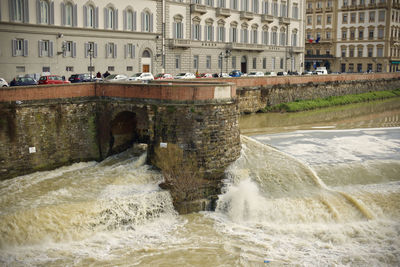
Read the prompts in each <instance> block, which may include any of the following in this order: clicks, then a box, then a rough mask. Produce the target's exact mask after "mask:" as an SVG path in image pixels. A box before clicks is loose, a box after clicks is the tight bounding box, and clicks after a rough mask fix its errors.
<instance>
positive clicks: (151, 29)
mask: <svg viewBox="0 0 400 267" xmlns="http://www.w3.org/2000/svg"><path fill="white" fill-rule="evenodd" d="M150 32H153V14H150Z"/></svg>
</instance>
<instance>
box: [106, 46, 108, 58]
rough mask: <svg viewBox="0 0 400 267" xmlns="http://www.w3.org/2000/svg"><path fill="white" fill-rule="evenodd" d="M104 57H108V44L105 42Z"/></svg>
mask: <svg viewBox="0 0 400 267" xmlns="http://www.w3.org/2000/svg"><path fill="white" fill-rule="evenodd" d="M106 58H108V44H106Z"/></svg>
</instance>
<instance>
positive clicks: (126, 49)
mask: <svg viewBox="0 0 400 267" xmlns="http://www.w3.org/2000/svg"><path fill="white" fill-rule="evenodd" d="M124 51H125V52H124V58H127V57H128V45H124Z"/></svg>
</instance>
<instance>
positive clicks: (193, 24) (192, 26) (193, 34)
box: [192, 24, 194, 40]
mask: <svg viewBox="0 0 400 267" xmlns="http://www.w3.org/2000/svg"><path fill="white" fill-rule="evenodd" d="M192 39H193V40H194V24H192Z"/></svg>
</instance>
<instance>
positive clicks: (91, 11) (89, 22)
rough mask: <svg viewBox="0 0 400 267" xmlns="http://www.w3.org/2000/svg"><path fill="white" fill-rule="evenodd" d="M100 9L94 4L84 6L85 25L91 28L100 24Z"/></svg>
mask: <svg viewBox="0 0 400 267" xmlns="http://www.w3.org/2000/svg"><path fill="white" fill-rule="evenodd" d="M98 18H99V9H98V8H95V7H94V6H92V5H88V6H83V21H84V26H85V27H89V28H97V27H98V25H99V19H98Z"/></svg>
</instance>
